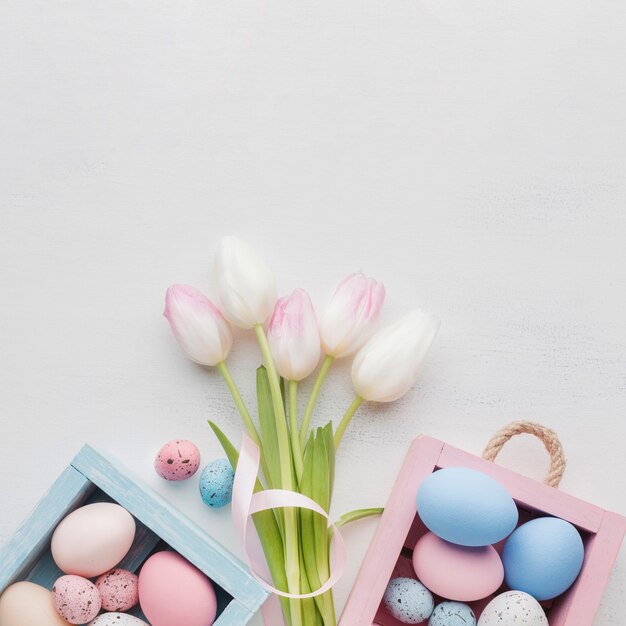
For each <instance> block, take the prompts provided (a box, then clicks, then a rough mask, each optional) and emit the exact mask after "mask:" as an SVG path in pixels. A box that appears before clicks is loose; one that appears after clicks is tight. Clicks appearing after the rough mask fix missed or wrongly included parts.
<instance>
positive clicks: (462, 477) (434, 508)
mask: <svg viewBox="0 0 626 626" xmlns="http://www.w3.org/2000/svg"><path fill="white" fill-rule="evenodd" d="M417 512H418V513H419V516H420V518H421V520H422V521H423V522H424V524H425V525H426V526H427V527H428V529H429V530H430V531H432V532H433V533H435V535H437V536H438V537H441V539H445V540H446V541H449V542H451V543H456V544H458V545H461V546H488V545H491V544H494V543H498V541H501V540H502V539H504V538H505V537H506V536H507V535H509V534H510V533H511V532H512V531H513V529H514V528H515V526H516V525H517V521H518V512H517V507H516V506H515V502H514V501H513V498H511V496H510V495H509V494H508V493H507V491H506V489H505V488H504V487H503V486H502V485H501V484H500V483H499V482H498V481H497V480H495V479H493V478H491V476H487V474H483V473H482V472H478V471H476V470H472V469H467V468H465V467H449V468H446V469H442V470H439V471H436V472H433V473H432V474H431V475H430V476H428V478H426V480H424V482H423V483H422V485H421V487H420V489H419V491H418V494H417Z"/></svg>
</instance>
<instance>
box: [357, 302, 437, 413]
mask: <svg viewBox="0 0 626 626" xmlns="http://www.w3.org/2000/svg"><path fill="white" fill-rule="evenodd" d="M439 326H440V321H439V319H438V318H437V317H435V316H434V315H431V314H430V313H425V312H424V311H421V310H419V309H416V310H415V311H411V312H410V313H409V314H407V315H405V316H404V317H403V318H402V319H400V320H398V321H397V322H395V323H394V324H391V325H390V326H387V327H385V328H382V329H381V330H379V331H378V332H377V333H376V334H375V335H374V336H373V337H372V338H371V339H370V340H369V341H368V342H367V343H366V344H365V345H364V346H363V347H362V348H361V350H360V351H359V352H358V354H357V355H356V357H355V358H354V362H353V363H352V383H353V384H354V389H355V391H356V393H357V394H358V395H359V396H360V397H361V398H363V399H364V400H371V401H374V402H392V401H394V400H397V399H398V398H401V397H402V396H403V395H404V394H405V393H406V392H407V391H408V390H409V389H410V388H411V387H412V386H413V385H414V384H415V382H416V381H417V378H418V375H419V372H420V369H421V366H422V363H423V361H424V358H425V357H426V354H427V353H428V350H429V349H430V346H431V345H432V343H433V340H434V339H435V337H436V335H437V332H438V331H439Z"/></svg>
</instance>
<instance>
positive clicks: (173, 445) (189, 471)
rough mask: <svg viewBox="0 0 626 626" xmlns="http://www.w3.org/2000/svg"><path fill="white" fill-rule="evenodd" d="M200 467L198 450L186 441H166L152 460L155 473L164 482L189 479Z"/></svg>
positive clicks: (190, 442)
mask: <svg viewBox="0 0 626 626" xmlns="http://www.w3.org/2000/svg"><path fill="white" fill-rule="evenodd" d="M199 467H200V450H198V447H197V446H196V445H195V444H194V443H193V442H192V441H189V440H188V439H173V440H172V441H168V442H167V443H166V444H165V445H164V446H163V447H162V448H161V449H160V450H159V452H158V453H157V456H156V459H155V460H154V469H155V470H156V473H157V474H158V475H159V476H160V477H161V478H164V479H165V480H170V481H172V482H179V481H181V480H187V479H188V478H191V477H192V476H193V475H194V474H195V473H196V472H197V471H198V468H199Z"/></svg>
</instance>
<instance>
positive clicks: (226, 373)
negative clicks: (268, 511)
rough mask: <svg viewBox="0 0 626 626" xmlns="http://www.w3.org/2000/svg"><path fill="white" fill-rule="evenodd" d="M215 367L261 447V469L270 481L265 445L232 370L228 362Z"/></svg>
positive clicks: (250, 432) (251, 434)
mask: <svg viewBox="0 0 626 626" xmlns="http://www.w3.org/2000/svg"><path fill="white" fill-rule="evenodd" d="M215 367H217V369H218V371H219V373H220V374H221V375H222V377H223V378H224V380H225V381H226V385H227V386H228V389H229V390H230V393H231V395H232V396H233V400H234V401H235V406H236V407H237V410H238V411H239V413H240V414H241V417H242V419H243V421H244V423H245V425H246V428H247V429H248V434H249V435H250V437H252V440H253V441H254V443H256V445H257V446H259V450H260V451H261V468H262V469H263V474H264V475H265V478H266V480H269V479H270V474H269V470H268V467H267V462H266V461H265V454H264V453H263V445H262V444H261V438H260V437H259V433H258V431H257V429H256V426H255V425H254V422H253V421H252V418H251V417H250V413H249V412H248V409H247V407H246V405H245V403H244V401H243V398H242V397H241V394H240V393H239V389H238V387H237V385H236V384H235V381H234V380H233V377H232V376H231V374H230V370H229V369H228V367H227V366H226V361H222V362H221V363H218V364H217V365H216V366H215Z"/></svg>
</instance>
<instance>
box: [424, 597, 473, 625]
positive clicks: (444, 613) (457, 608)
mask: <svg viewBox="0 0 626 626" xmlns="http://www.w3.org/2000/svg"><path fill="white" fill-rule="evenodd" d="M428 626H476V616H475V615H474V611H472V609H471V608H470V607H469V606H467V604H463V602H450V601H446V602H442V603H441V604H438V605H437V606H436V607H435V610H434V611H433V614H432V615H431V616H430V620H429V622H428Z"/></svg>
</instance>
